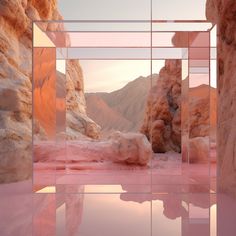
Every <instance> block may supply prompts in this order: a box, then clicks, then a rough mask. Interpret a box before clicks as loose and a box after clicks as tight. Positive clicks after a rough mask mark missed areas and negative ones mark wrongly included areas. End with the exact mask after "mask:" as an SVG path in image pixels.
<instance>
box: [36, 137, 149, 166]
mask: <svg viewBox="0 0 236 236" xmlns="http://www.w3.org/2000/svg"><path fill="white" fill-rule="evenodd" d="M63 145H64V144H63V143H61V144H58V145H57V144H55V143H53V142H42V141H41V142H37V143H35V153H34V154H35V161H36V162H38V163H46V166H47V163H48V166H50V163H53V168H54V169H55V166H56V165H57V164H56V162H58V163H62V162H64V164H65V165H66V163H67V164H70V163H71V165H70V167H73V165H76V164H78V163H79V164H81V163H83V162H85V163H88V162H104V161H106V162H111V161H112V162H115V163H123V164H135V165H147V164H148V163H149V161H150V160H151V157H152V149H151V145H150V143H149V142H148V140H147V138H146V137H145V135H143V134H140V133H121V132H114V133H113V134H112V135H111V136H110V138H109V139H107V140H104V141H101V140H99V141H97V140H88V139H87V140H85V139H82V140H76V141H73V140H72V141H67V142H66V148H65V146H63ZM48 166H47V167H48ZM68 167H69V165H68ZM78 169H79V166H78ZM81 169H82V165H81Z"/></svg>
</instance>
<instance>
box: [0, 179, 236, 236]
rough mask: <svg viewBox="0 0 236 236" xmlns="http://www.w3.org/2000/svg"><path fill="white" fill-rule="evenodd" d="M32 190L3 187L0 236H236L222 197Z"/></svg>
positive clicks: (233, 214) (233, 206) (235, 208)
mask: <svg viewBox="0 0 236 236" xmlns="http://www.w3.org/2000/svg"><path fill="white" fill-rule="evenodd" d="M30 186H32V182H31V181H25V182H20V183H14V184H6V185H1V186H0V198H1V199H0V208H1V211H0V232H1V234H0V235H4V236H5V235H6V236H7V235H13V236H14V235H20V236H21V235H22V236H23V235H24V236H25V235H27V236H28V235H29V236H30V235H43V236H44V235H50V236H53V235H57V236H58V235H59V236H60V235H63V236H64V235H68V236H73V235H76V236H84V235H86V236H94V235H103V236H108V235H109V236H111V235H112V236H118V235H127V236H128V235H137V236H148V235H161V236H162V235H163V236H165V235H168V236H172V235H173V236H189V235H191V236H192V235H203V236H205V235H206V236H213V235H217V236H225V235H227V236H234V235H235V234H236V226H235V218H236V201H235V199H233V198H231V197H229V196H226V195H222V194H218V195H216V194H209V193H208V194H207V193H174V192H172V191H169V192H168V188H166V189H165V193H158V194H152V193H148V189H146V190H147V192H146V193H145V192H140V189H138V188H140V186H127V185H126V186H121V185H117V189H115V188H116V187H115V186H112V189H113V191H115V190H116V192H117V193H96V194H95V193H93V194H91V193H84V194H83V191H85V188H87V189H89V188H90V190H91V191H93V187H92V186H83V185H71V186H66V185H60V186H57V193H56V194H55V193H34V194H32V193H31V188H30ZM94 187H96V186H94ZM124 189H125V190H124ZM143 189H144V188H143ZM97 190H98V189H97ZM135 191H136V193H134V192H135ZM138 191H139V192H138ZM216 206H217V207H216ZM216 209H217V222H216ZM216 223H217V224H216ZM216 225H217V234H216Z"/></svg>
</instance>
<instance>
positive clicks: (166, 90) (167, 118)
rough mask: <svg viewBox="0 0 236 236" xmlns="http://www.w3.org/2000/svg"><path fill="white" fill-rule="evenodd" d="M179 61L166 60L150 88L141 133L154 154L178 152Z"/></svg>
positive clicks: (179, 119)
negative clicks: (150, 145)
mask: <svg viewBox="0 0 236 236" xmlns="http://www.w3.org/2000/svg"><path fill="white" fill-rule="evenodd" d="M180 108H181V61H180V60H166V62H165V67H163V68H162V69H161V70H160V73H159V79H158V80H157V82H156V84H155V85H154V86H153V87H152V89H151V91H150V94H149V97H148V100H147V106H146V113H145V118H144V122H143V125H142V127H141V132H142V133H144V134H145V135H146V136H147V137H148V139H149V140H150V141H151V143H152V148H153V151H154V152H167V151H170V150H174V151H177V152H180V150H181V117H180V114H181V112H180Z"/></svg>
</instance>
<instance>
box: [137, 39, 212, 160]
mask: <svg viewBox="0 0 236 236" xmlns="http://www.w3.org/2000/svg"><path fill="white" fill-rule="evenodd" d="M177 36H178V34H177ZM174 40H175V41H176V36H175V37H174ZM180 40H181V38H180V39H178V41H180ZM182 40H183V39H182ZM186 82H187V80H185V81H182V80H181V61H180V60H166V64H165V67H164V68H162V69H161V71H160V73H159V79H158V80H157V83H156V84H155V86H153V88H152V89H151V91H150V94H149V97H148V101H147V107H146V114H145V119H144V122H143V125H142V127H141V132H142V133H144V134H145V135H146V136H147V137H148V139H149V140H151V142H152V148H153V151H154V152H167V151H171V150H173V151H176V152H180V151H181V129H182V130H189V138H190V139H193V138H196V137H203V138H202V142H205V141H204V140H205V138H204V137H209V134H210V122H211V125H212V128H213V129H212V130H214V128H216V127H215V124H216V89H215V88H210V93H211V107H212V108H211V116H210V118H209V112H210V105H209V93H208V91H209V86H208V85H204V84H202V85H200V86H197V87H192V88H190V89H189V90H188V96H187V98H186V99H185V98H184V94H181V84H182V85H183V84H184V83H186ZM184 86H185V85H184ZM184 102H187V103H188V108H189V111H187V112H185V111H183V113H182V114H181V106H182V105H183V104H184ZM181 103H182V104H181ZM181 119H182V122H181ZM210 119H211V120H210ZM181 123H182V124H181ZM208 139H209V138H208ZM190 142H193V143H195V141H194V140H192V141H191V140H190ZM199 148H200V147H199ZM192 150H193V149H192ZM202 151H203V152H204V150H202ZM194 155H195V154H194ZM194 155H190V156H189V157H192V156H194ZM196 156H198V155H195V157H196ZM195 157H194V158H193V160H192V161H191V162H196V159H195ZM202 159H204V158H203V157H200V156H199V161H200V162H201V161H202Z"/></svg>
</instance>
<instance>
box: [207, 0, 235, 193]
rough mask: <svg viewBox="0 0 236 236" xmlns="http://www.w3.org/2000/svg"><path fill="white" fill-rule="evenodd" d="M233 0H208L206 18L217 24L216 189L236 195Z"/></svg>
mask: <svg viewBox="0 0 236 236" xmlns="http://www.w3.org/2000/svg"><path fill="white" fill-rule="evenodd" d="M235 12H236V2H235V1H234V0H208V1H207V8H206V15H207V18H208V20H210V21H212V22H214V23H217V25H218V109H217V110H218V118H217V130H218V132H217V140H218V143H217V155H218V165H219V168H218V169H219V171H218V173H219V176H218V177H219V178H218V183H219V187H220V188H219V189H220V190H223V191H225V192H229V193H232V194H234V195H235V196H236V125H235V124H236V99H235V96H236V34H235V31H236V16H235Z"/></svg>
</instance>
